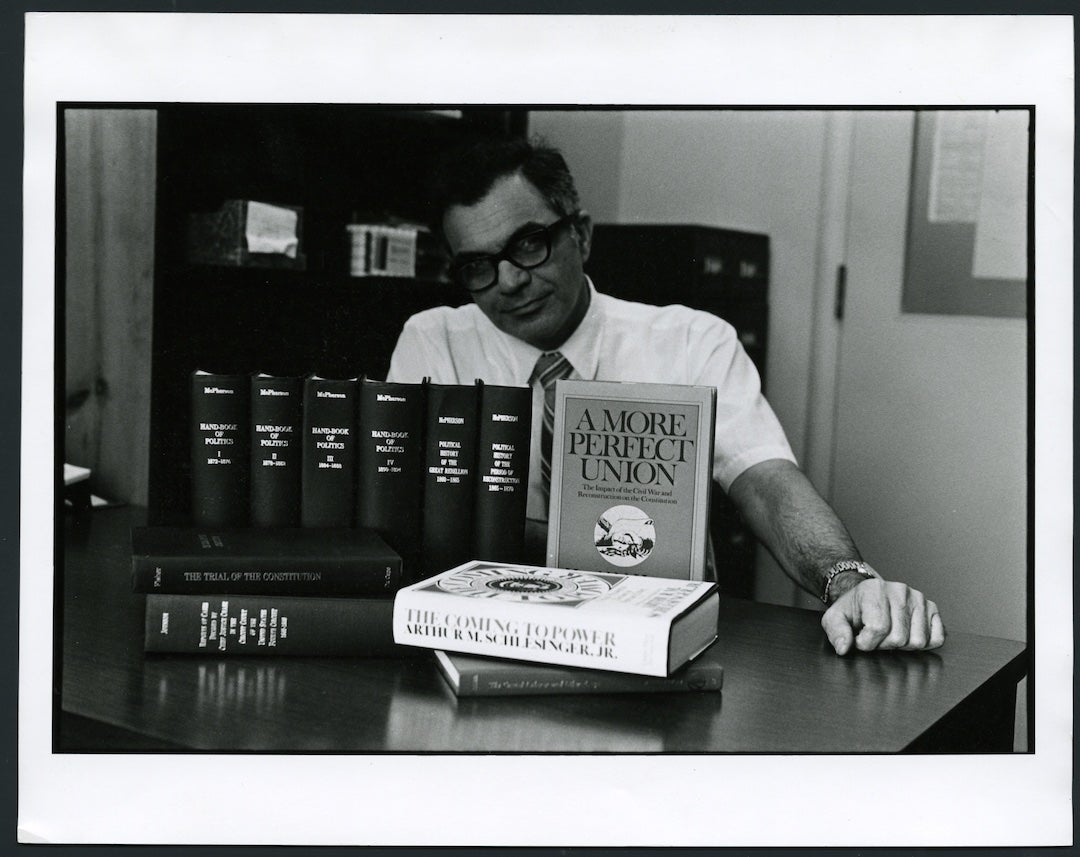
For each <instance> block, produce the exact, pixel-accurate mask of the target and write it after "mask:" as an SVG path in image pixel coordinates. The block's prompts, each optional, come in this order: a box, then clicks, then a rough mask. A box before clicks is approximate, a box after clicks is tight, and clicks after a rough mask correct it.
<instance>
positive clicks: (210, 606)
mask: <svg viewBox="0 0 1080 857" xmlns="http://www.w3.org/2000/svg"><path fill="white" fill-rule="evenodd" d="M393 604H394V602H393V599H390V598H302V597H296V598H290V597H282V598H270V597H260V596H242V595H241V596H237V595H214V596H209V595H147V596H146V625H145V630H144V640H143V643H144V650H145V651H147V652H172V653H181V654H201V655H340V656H353V657H379V656H386V655H400V654H407V652H405V651H404V650H401V649H398V648H397V646H395V644H394V641H393V635H392V633H391V616H392V613H393Z"/></svg>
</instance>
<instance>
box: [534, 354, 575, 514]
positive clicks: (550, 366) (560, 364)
mask: <svg viewBox="0 0 1080 857" xmlns="http://www.w3.org/2000/svg"><path fill="white" fill-rule="evenodd" d="M573 371H574V367H573V366H571V365H570V361H569V360H567V359H566V358H565V357H563V356H562V354H560V353H559V352H558V351H551V352H549V353H547V354H541V355H540V359H539V360H537V361H536V368H535V369H533V373H532V379H531V383H536V384H539V385H540V388H541V389H542V390H543V391H544V419H543V425H542V428H541V431H540V474H541V476H543V478H544V498H545V499H547V497H548V496H549V494H550V492H551V439H552V437H553V436H554V434H555V382H556V381H558V380H559V379H560V378H568V377H570V373H571V372H573Z"/></svg>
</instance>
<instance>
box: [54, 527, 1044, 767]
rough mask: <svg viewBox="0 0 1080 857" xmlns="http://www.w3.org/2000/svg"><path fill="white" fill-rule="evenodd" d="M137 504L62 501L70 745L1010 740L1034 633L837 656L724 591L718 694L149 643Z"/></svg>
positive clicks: (693, 746)
mask: <svg viewBox="0 0 1080 857" xmlns="http://www.w3.org/2000/svg"><path fill="white" fill-rule="evenodd" d="M142 520H143V515H142V513H141V511H140V510H134V509H108V510H96V511H93V512H88V513H84V514H82V515H79V516H68V519H67V520H66V521H65V522H64V526H65V534H64V536H65V537H64V541H65V545H66V547H65V558H64V575H63V591H62V598H63V618H64V621H63V630H62V633H63V645H62V662H61V664H60V668H61V675H60V682H59V686H60V688H61V695H60V708H61V713H60V716H59V718H58V727H57V729H56V731H55V735H56V749H57V750H58V751H65V750H71V751H118V750H134V751H150V750H184V749H189V750H190V749H194V750H205V751H234V750H238V751H252V750H255V751H277V752H280V751H295V752H306V751H311V752H438V753H447V752H451V753H453V752H495V753H499V752H558V753H567V752H570V753H573V752H585V753H658V752H676V753H699V752H754V753H761V752H766V753H768V752H783V753H790V752H797V753H817V752H826V753H832V752H894V751H901V750H907V751H917V752H918V751H950V752H958V751H1009V750H1011V749H1012V740H1013V711H1014V701H1015V692H1016V683H1017V682H1018V681H1019V680H1020V678H1021V677H1022V676H1023V675H1025V674H1026V672H1027V664H1028V658H1027V654H1026V650H1025V647H1024V645H1023V644H1022V643H1018V642H1013V641H1010V640H1000V639H995V638H991V637H979V636H974V635H970V634H952V635H950V637H949V639H948V641H947V642H946V644H945V646H944V647H943V648H942V649H939V650H937V651H936V652H925V653H900V652H881V653H876V654H870V655H865V654H857V655H854V656H848V657H844V658H840V657H837V656H836V655H835V654H833V653H832V651H831V649H830V648H829V646H828V643H827V641H826V640H825V636H824V634H823V633H822V631H821V628H820V625H819V620H820V616H819V614H817V613H814V612H812V611H804V610H796V609H791V608H784V607H774V606H769V605H764V604H755V603H752V602H748V601H740V600H736V599H725V600H723V601H722V607H721V613H720V639H719V642H718V645H720V646H721V647H722V648H723V651H724V653H725V654H724V658H723V660H724V664H725V680H724V689H723V693H702V694H686V693H683V694H679V693H676V694H641V695H628V696H623V695H609V696H549V697H539V696H538V697H516V698H515V697H505V698H495V699H461V700H459V699H457V698H456V697H455V696H454V695H453V694H452V693H451V692H450V691H449V689H448V688H447V687H446V686H445V684H444V683H443V681H442V678H441V677H440V676H439V674H438V671H437V669H436V667H435V665H434V662H433V660H432V658H431V656H430V655H429V654H428V653H426V652H418V653H417V654H416V655H414V656H412V657H403V658H399V659H395V660H364V659H315V658H310V659H308V658H304V659H300V658H296V659H289V658H272V659H267V658H232V659H228V658H217V659H215V658H209V657H185V656H144V654H143V652H142V633H143V630H142V626H143V601H144V597H143V596H139V595H135V594H133V593H132V592H131V591H130V556H129V531H130V528H131V526H132V525H134V524H137V523H141V522H142Z"/></svg>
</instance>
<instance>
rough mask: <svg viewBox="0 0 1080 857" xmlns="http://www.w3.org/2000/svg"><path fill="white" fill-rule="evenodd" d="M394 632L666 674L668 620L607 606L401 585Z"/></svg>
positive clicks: (477, 649)
mask: <svg viewBox="0 0 1080 857" xmlns="http://www.w3.org/2000/svg"><path fill="white" fill-rule="evenodd" d="M394 603H395V609H394V639H395V640H396V641H397V642H398V643H402V644H404V645H409V646H421V647H423V648H426V649H445V650H447V651H450V652H462V653H465V654H470V655H488V656H492V657H498V658H510V659H513V660H521V661H533V662H535V663H545V664H559V665H561V666H567V667H588V668H590V669H600V670H608V671H612V672H628V673H636V674H639V675H652V676H663V677H666V676H667V674H668V670H667V652H668V638H669V634H670V630H671V626H670V624H669V623H667V622H664V621H661V620H658V619H642V618H637V617H635V618H633V619H628V618H627V617H625V616H618V615H615V614H612V613H611V612H610V611H608V612H604V611H601V612H597V613H593V614H592V615H583V614H582V613H581V611H578V610H573V609H563V608H561V607H558V606H552V605H551V604H545V603H543V602H537V603H533V604H528V603H513V602H509V601H498V600H497V599H492V598H486V597H476V596H471V595H459V596H456V597H455V596H452V595H449V594H448V593H446V592H424V591H418V590H415V589H403V590H402V591H401V592H399V593H398V594H397V595H396V596H395V599H394Z"/></svg>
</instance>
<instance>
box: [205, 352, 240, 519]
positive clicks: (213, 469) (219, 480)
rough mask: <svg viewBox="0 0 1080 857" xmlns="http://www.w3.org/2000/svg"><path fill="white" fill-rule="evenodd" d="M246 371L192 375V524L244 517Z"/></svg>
mask: <svg viewBox="0 0 1080 857" xmlns="http://www.w3.org/2000/svg"><path fill="white" fill-rule="evenodd" d="M250 389H251V388H250V382H249V381H248V376H246V375H216V374H212V373H209V372H202V371H196V372H194V373H193V374H192V376H191V520H192V523H193V524H196V525H206V526H225V527H227V526H244V525H246V524H247V522H248V493H247V491H248V471H249V468H250V462H249V455H248V440H249V438H248V431H249V429H248V425H249V423H248V410H249V404H250V397H251V392H250Z"/></svg>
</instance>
